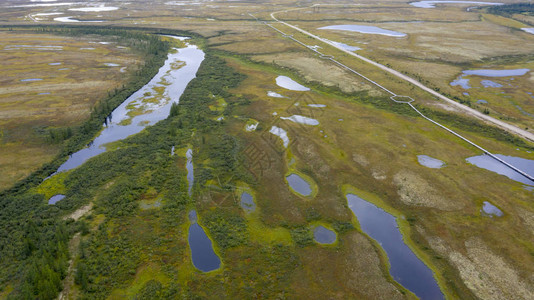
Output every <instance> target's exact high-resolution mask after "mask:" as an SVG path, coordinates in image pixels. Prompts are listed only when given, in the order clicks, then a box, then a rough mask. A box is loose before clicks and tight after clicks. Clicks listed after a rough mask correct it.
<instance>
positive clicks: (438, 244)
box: [428, 237, 534, 300]
mask: <svg viewBox="0 0 534 300" xmlns="http://www.w3.org/2000/svg"><path fill="white" fill-rule="evenodd" d="M428 241H429V243H430V246H431V247H432V249H434V250H435V251H436V252H438V253H439V254H440V255H443V256H445V257H448V259H449V261H450V262H451V264H452V265H454V266H455V267H456V268H457V269H458V271H459V273H460V276H461V278H462V280H463V282H464V283H465V285H466V286H467V287H468V288H469V289H470V290H471V291H472V292H473V293H474V294H475V295H476V296H477V297H479V298H480V299H503V300H504V299H534V292H533V291H534V286H533V285H532V283H528V282H525V281H524V280H522V279H521V278H520V277H519V275H518V273H517V271H516V270H514V268H513V266H511V265H510V264H508V263H507V262H506V261H505V260H504V259H503V258H502V257H500V256H498V255H496V254H495V253H493V252H492V251H491V249H489V247H488V246H487V245H486V244H485V243H484V241H482V239H480V238H477V237H473V238H470V239H468V240H467V241H466V242H465V250H466V254H462V253H460V252H459V251H455V250H453V249H451V248H450V247H449V246H447V245H446V244H445V242H444V241H443V240H442V239H440V238H438V237H430V238H428Z"/></svg>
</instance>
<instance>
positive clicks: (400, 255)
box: [346, 194, 444, 299]
mask: <svg viewBox="0 0 534 300" xmlns="http://www.w3.org/2000/svg"><path fill="white" fill-rule="evenodd" d="M346 197H347V202H348V205H349V208H350V210H352V212H353V213H354V215H355V216H356V218H357V219H358V222H359V223H360V227H361V229H362V231H363V232H365V233H366V234H368V235H369V236H370V237H371V238H373V239H374V240H376V241H377V242H378V243H379V244H380V246H382V248H383V249H384V251H386V254H387V256H388V259H389V262H390V264H391V267H390V270H389V272H390V273H391V276H393V279H395V280H396V281H397V282H398V283H400V284H401V285H402V286H404V287H405V288H407V289H409V290H410V291H412V292H413V293H414V294H415V295H416V296H417V297H419V298H421V299H443V298H444V297H443V294H442V293H441V290H440V288H439V286H438V283H437V281H436V279H435V278H434V274H433V273H432V271H431V270H430V269H429V268H428V267H427V266H426V265H425V264H424V263H423V262H422V261H421V260H420V259H419V258H418V257H417V256H416V255H415V254H414V253H413V251H412V250H411V249H410V248H409V247H408V246H407V245H406V244H405V243H404V240H403V239H402V234H401V232H400V230H399V227H398V225H397V221H396V219H395V217H394V216H392V215H390V214H389V213H387V212H385V211H384V210H382V209H380V208H379V207H377V206H375V205H374V204H372V203H370V202H367V201H365V200H364V199H362V198H360V197H358V196H356V195H354V194H347V195H346Z"/></svg>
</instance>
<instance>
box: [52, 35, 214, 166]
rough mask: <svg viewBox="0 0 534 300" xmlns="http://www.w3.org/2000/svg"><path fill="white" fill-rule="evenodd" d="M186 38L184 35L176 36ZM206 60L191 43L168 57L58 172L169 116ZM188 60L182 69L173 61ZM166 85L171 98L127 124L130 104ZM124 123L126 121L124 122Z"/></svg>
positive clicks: (166, 90)
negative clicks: (108, 144)
mask: <svg viewBox="0 0 534 300" xmlns="http://www.w3.org/2000/svg"><path fill="white" fill-rule="evenodd" d="M174 38H176V39H181V40H183V39H184V38H180V37H174ZM203 60H204V52H203V51H202V50H200V49H198V47H197V46H194V45H187V46H186V47H185V48H180V49H177V52H175V53H170V54H169V55H168V56H167V60H166V61H165V64H164V65H163V66H162V67H161V68H160V69H159V72H158V74H157V75H156V76H154V78H152V80H151V81H150V82H149V83H148V84H146V85H145V86H144V87H142V88H141V89H139V90H138V91H137V92H135V93H134V94H132V95H131V96H130V97H128V98H127V99H126V100H125V101H124V102H123V103H122V104H121V105H120V106H118V107H117V108H116V109H115V110H114V111H113V112H112V113H111V117H112V118H110V120H109V122H107V124H106V123H105V124H103V126H104V129H103V130H102V131H101V133H100V134H99V135H98V137H96V138H95V139H94V140H93V142H92V143H91V144H90V145H89V146H87V147H86V148H83V149H82V150H80V151H78V152H75V153H74V154H72V155H71V156H70V157H69V159H68V160H67V161H66V162H65V163H63V164H62V165H61V166H60V167H59V169H58V170H57V172H58V173H59V172H62V171H67V170H70V169H73V168H76V167H78V166H80V165H81V164H83V163H84V162H85V161H86V160H88V159H89V158H91V157H94V156H96V155H98V154H101V153H103V152H105V151H106V149H105V147H104V145H105V144H107V143H111V142H115V141H118V140H122V139H125V138H127V137H128V136H130V135H132V134H136V133H139V132H140V131H141V130H143V129H144V128H145V127H146V126H149V125H154V124H155V123H156V122H158V121H160V120H163V119H165V118H167V116H168V115H169V112H170V109H171V105H172V103H174V102H176V103H177V102H179V99H180V96H181V95H182V93H183V91H184V90H185V88H186V86H187V84H188V83H189V82H190V81H191V80H192V79H193V78H195V76H196V72H197V70H198V68H199V67H200V63H201V62H202V61H203ZM177 62H184V63H185V65H184V66H182V67H181V68H178V69H176V68H172V65H173V63H177ZM161 82H168V83H170V84H169V85H162V84H161ZM160 86H164V87H165V93H164V95H165V97H166V98H168V99H170V101H164V102H162V103H160V104H159V105H156V106H153V107H151V110H149V111H148V112H147V113H145V114H142V115H139V116H135V117H133V118H131V122H129V123H128V124H124V122H123V121H124V120H128V119H130V117H129V116H128V115H127V114H128V112H129V110H128V109H127V106H128V105H130V104H132V103H134V102H136V101H140V99H142V98H143V95H144V94H145V93H150V92H151V91H152V90H153V88H154V87H160ZM121 122H122V123H121Z"/></svg>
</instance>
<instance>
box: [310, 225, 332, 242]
mask: <svg viewBox="0 0 534 300" xmlns="http://www.w3.org/2000/svg"><path fill="white" fill-rule="evenodd" d="M313 238H314V239H315V241H316V242H317V243H319V244H333V243H334V242H335V241H336V238H337V234H336V233H335V232H334V231H332V230H330V229H328V228H326V227H324V226H321V225H319V226H317V227H315V229H314V230H313Z"/></svg>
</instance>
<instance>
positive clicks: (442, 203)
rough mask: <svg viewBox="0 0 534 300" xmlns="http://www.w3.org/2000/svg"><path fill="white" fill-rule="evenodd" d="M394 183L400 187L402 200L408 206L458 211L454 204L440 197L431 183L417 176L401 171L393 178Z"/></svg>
mask: <svg viewBox="0 0 534 300" xmlns="http://www.w3.org/2000/svg"><path fill="white" fill-rule="evenodd" d="M393 183H394V184H395V185H397V187H398V190H397V193H398V194H399V196H400V200H401V201H402V202H403V203H405V204H407V205H413V206H424V207H432V208H437V209H441V210H456V209H458V208H457V207H456V205H455V203H454V202H451V201H449V200H448V199H446V198H444V197H443V196H441V195H439V194H438V192H437V191H436V190H435V189H434V188H433V187H432V185H431V184H430V183H428V182H427V181H426V180H424V179H423V178H421V177H420V176H418V175H416V174H413V173H409V172H405V171H401V172H399V173H397V174H395V176H393Z"/></svg>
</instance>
